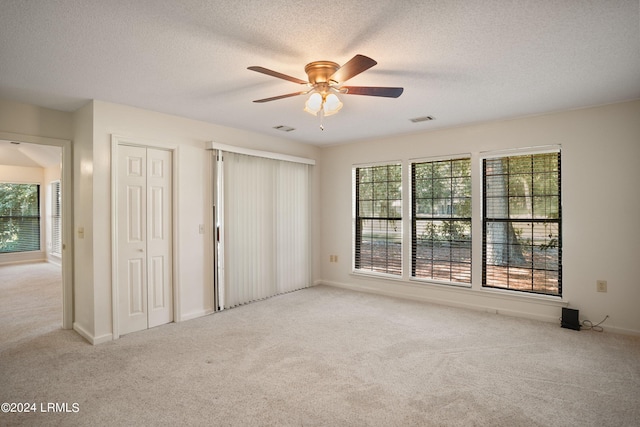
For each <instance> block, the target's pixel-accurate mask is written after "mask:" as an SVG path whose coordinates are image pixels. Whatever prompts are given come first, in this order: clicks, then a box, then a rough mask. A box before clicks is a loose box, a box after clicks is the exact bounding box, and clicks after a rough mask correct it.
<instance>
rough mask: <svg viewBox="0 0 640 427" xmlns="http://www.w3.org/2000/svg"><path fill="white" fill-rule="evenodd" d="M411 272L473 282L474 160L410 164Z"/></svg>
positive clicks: (459, 281)
mask: <svg viewBox="0 0 640 427" xmlns="http://www.w3.org/2000/svg"><path fill="white" fill-rule="evenodd" d="M411 211H412V224H411V225H412V235H411V247H412V252H411V275H412V277H416V278H426V279H433V280H443V281H448V282H458V283H467V284H471V159H469V158H460V159H452V160H440V161H433V162H423V163H413V164H412V165H411Z"/></svg>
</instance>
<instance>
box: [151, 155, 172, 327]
mask: <svg viewBox="0 0 640 427" xmlns="http://www.w3.org/2000/svg"><path fill="white" fill-rule="evenodd" d="M171 205H172V203H171V153H170V152H169V151H165V150H155V149H151V148H148V149H147V212H148V215H147V260H148V268H147V283H148V292H147V295H148V298H149V300H148V304H147V305H148V309H149V327H150V328H152V327H154V326H158V325H164V324H165V323H169V322H172V321H173V296H172V288H173V287H172V283H171V278H172V276H173V274H172V271H171V252H172V250H171V248H172V244H171V240H172V239H171Z"/></svg>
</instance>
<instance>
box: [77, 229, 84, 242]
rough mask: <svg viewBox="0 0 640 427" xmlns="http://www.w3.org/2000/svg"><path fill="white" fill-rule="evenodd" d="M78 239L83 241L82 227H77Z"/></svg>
mask: <svg viewBox="0 0 640 427" xmlns="http://www.w3.org/2000/svg"><path fill="white" fill-rule="evenodd" d="M78 239H84V227H78Z"/></svg>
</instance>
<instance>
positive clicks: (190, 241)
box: [74, 101, 319, 343]
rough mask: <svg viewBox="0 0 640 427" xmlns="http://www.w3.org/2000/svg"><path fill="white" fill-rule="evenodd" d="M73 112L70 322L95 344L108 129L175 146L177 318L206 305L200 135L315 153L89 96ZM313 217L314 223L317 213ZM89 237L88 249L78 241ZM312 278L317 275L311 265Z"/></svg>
mask: <svg viewBox="0 0 640 427" xmlns="http://www.w3.org/2000/svg"><path fill="white" fill-rule="evenodd" d="M82 116H84V117H82ZM76 118H77V121H76V124H75V128H76V131H77V135H76V138H75V140H74V149H75V152H74V154H75V160H74V163H75V165H76V170H75V178H76V185H75V187H76V192H75V195H76V199H75V200H76V210H75V212H76V216H75V220H76V228H78V227H84V231H85V238H84V239H83V240H84V242H80V241H79V240H78V238H77V237H76V242H77V246H76V258H75V261H76V262H75V266H76V279H77V282H81V283H82V284H79V283H76V298H77V304H76V309H77V312H76V322H77V323H78V325H77V326H78V329H81V330H84V335H85V336H86V337H87V338H89V339H90V340H91V341H92V342H96V343H97V342H102V341H106V340H109V339H111V334H112V332H113V331H112V301H111V291H112V289H111V204H110V203H111V162H110V155H111V136H112V135H119V136H122V137H126V138H127V139H128V140H130V141H139V142H140V143H142V144H146V145H160V146H175V147H177V163H178V164H177V168H178V176H176V177H175V179H177V182H178V191H177V194H176V195H175V197H176V200H175V202H176V203H177V206H178V211H177V217H178V233H177V234H178V238H177V241H176V242H174V243H175V244H177V245H178V252H179V256H178V260H177V269H176V274H177V276H176V282H177V286H178V288H179V289H178V294H179V307H178V309H179V315H180V317H179V319H177V320H184V319H190V318H193V317H197V316H201V315H204V314H207V313H209V312H211V311H212V309H213V307H212V304H211V303H212V295H211V276H210V274H211V271H212V270H211V265H210V263H211V261H210V260H211V258H212V256H211V253H210V251H209V239H212V236H213V234H212V233H213V230H212V229H211V227H209V215H210V212H209V209H210V207H211V188H210V177H209V173H210V164H209V152H208V151H206V150H205V144H206V142H207V141H211V140H214V141H216V142H220V143H224V144H230V145H236V146H241V147H246V148H252V149H258V150H263V151H273V152H279V153H284V154H289V155H294V156H300V157H308V158H313V159H316V158H318V157H319V149H318V148H317V147H313V146H310V145H305V144H299V143H296V142H292V141H289V140H285V139H279V138H270V137H267V136H264V135H258V134H254V133H250V132H244V131H240V130H236V129H231V128H226V127H222V126H216V125H212V124H209V123H204V122H199V121H195V120H189V119H184V118H181V117H176V116H170V115H166V114H161V113H156V112H152V111H147V110H142V109H138V108H133V107H127V106H123V105H116V104H111V103H106V102H101V101H93V102H92V103H91V105H90V106H87V107H86V110H85V111H80V112H77V113H76ZM89 122H90V124H89ZM81 129H83V130H82V131H81ZM89 133H91V135H92V137H91V139H92V141H91V142H89V140H88V138H87V135H88V134H89ZM314 174H315V172H314ZM78 179H79V180H80V183H78ZM313 182H314V188H315V190H314V202H315V206H318V194H319V191H318V182H319V181H318V179H317V178H315V179H313ZM316 211H317V209H316ZM313 222H314V223H316V224H317V223H318V221H317V218H316V220H315V221H313ZM199 224H205V227H206V229H205V234H199V230H198V226H199ZM317 230H318V229H317V228H316V232H315V235H316V237H317V236H318V231H317ZM76 235H77V233H76ZM89 244H91V248H89V247H86V246H88V245H89ZM79 266H87V267H79ZM80 269H82V271H80ZM313 277H314V279H317V278H318V277H319V268H318V266H317V265H316V268H314V276H313ZM89 280H91V281H92V287H91V292H93V294H91V292H89V291H88V290H86V289H84V282H85V281H86V282H87V283H88V281H89ZM78 288H82V290H79V289H78ZM84 303H88V307H89V308H87V307H85V308H83V309H82V310H83V313H82V314H81V313H79V311H80V310H81V308H80V307H79V306H78V305H79V304H84ZM84 311H92V313H89V312H87V313H84ZM85 314H86V316H85ZM92 322H93V323H92Z"/></svg>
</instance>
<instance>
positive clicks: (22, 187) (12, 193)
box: [0, 183, 40, 253]
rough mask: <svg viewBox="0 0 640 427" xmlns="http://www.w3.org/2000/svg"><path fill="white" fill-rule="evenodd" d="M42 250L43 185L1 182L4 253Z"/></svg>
mask: <svg viewBox="0 0 640 427" xmlns="http://www.w3.org/2000/svg"><path fill="white" fill-rule="evenodd" d="M38 250H40V185H38V184H11V183H0V253H11V252H29V251H38Z"/></svg>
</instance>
